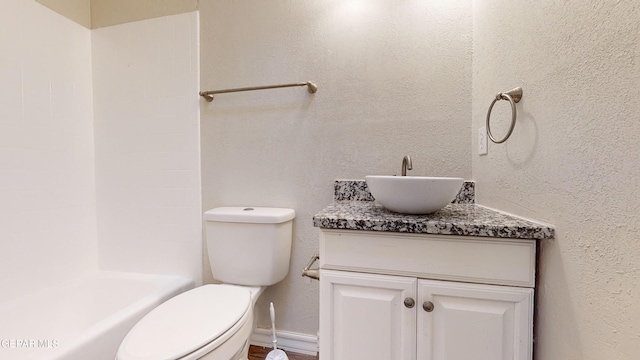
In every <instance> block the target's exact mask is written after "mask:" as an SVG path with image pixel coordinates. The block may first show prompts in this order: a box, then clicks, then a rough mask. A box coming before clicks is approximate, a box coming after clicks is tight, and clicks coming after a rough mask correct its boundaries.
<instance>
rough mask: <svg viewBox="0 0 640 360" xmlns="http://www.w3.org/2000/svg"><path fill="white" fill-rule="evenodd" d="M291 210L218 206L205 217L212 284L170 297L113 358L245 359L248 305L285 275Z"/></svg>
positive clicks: (133, 331) (250, 327)
mask: <svg viewBox="0 0 640 360" xmlns="http://www.w3.org/2000/svg"><path fill="white" fill-rule="evenodd" d="M294 218H295V211H294V210H293V209H284V208H267V207H220V208H215V209H211V210H208V211H206V212H205V213H204V222H205V233H206V241H207V247H208V256H209V262H210V263H211V272H212V274H213V277H214V278H215V279H216V280H218V281H220V282H222V284H209V285H203V286H200V287H197V288H195V289H193V290H189V291H187V292H184V293H182V294H180V295H178V296H175V297H173V298H171V299H169V300H167V301H166V302H164V303H163V304H161V305H160V306H158V307H157V308H155V309H153V310H152V311H151V312H149V313H148V314H147V315H146V316H145V317H143V318H142V319H141V320H140V321H139V322H138V323H137V324H136V325H135V326H134V327H133V328H132V329H131V331H129V333H128V334H127V335H126V336H125V338H124V340H123V341H122V343H121V344H120V347H119V349H118V353H117V355H116V360H195V359H202V360H213V359H216V360H218V359H220V360H237V359H243V360H244V359H247V353H248V350H249V336H250V335H251V332H252V331H253V329H254V327H255V324H254V318H253V308H254V305H255V303H256V301H257V300H258V298H259V297H260V295H261V294H262V291H263V290H264V288H265V287H266V286H269V285H273V284H275V283H277V282H279V281H280V280H282V279H284V277H285V276H286V275H287V273H288V272H289V259H290V257H291V239H292V223H293V219H294Z"/></svg>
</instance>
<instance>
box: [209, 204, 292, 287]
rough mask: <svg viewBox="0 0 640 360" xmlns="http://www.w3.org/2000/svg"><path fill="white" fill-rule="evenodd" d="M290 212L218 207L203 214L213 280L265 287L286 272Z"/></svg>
mask: <svg viewBox="0 0 640 360" xmlns="http://www.w3.org/2000/svg"><path fill="white" fill-rule="evenodd" d="M295 215H296V214H295V211H294V210H293V209H285V208H268V207H219V208H215V209H211V210H207V211H206V212H205V213H204V222H205V233H206V239H207V253H208V255H209V263H210V264H211V272H212V274H213V277H214V278H215V279H216V280H218V281H222V282H225V283H229V284H238V285H252V286H268V285H273V284H275V283H277V282H279V281H280V280H282V279H284V277H285V276H287V273H288V272H289V260H290V258H291V241H292V237H293V219H294V218H295Z"/></svg>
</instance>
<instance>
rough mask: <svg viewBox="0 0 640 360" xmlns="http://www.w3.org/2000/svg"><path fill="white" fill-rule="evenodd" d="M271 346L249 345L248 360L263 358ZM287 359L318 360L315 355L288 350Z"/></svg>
mask: <svg viewBox="0 0 640 360" xmlns="http://www.w3.org/2000/svg"><path fill="white" fill-rule="evenodd" d="M271 350H272V349H271V348H265V347H262V346H254V345H251V346H250V347H249V360H264V359H265V358H266V357H267V354H268V353H269V351H271ZM287 357H288V358H289V360H318V357H317V356H311V355H303V354H296V353H292V352H289V353H287Z"/></svg>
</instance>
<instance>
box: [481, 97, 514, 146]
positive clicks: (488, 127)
mask: <svg viewBox="0 0 640 360" xmlns="http://www.w3.org/2000/svg"><path fill="white" fill-rule="evenodd" d="M520 99H522V88H521V87H517V88H515V89H511V90H509V91H507V92H503V93H498V94H496V98H495V99H493V102H492V103H491V106H489V111H487V135H489V139H491V141H493V142H494V143H496V144H502V143H503V142H505V141H507V139H508V138H509V136H511V133H512V132H513V128H514V127H515V126H516V117H517V116H518V113H517V112H516V103H518V102H520ZM498 100H508V101H509V103H510V104H511V126H510V127H509V131H508V132H507V135H505V137H504V138H503V139H502V140H496V139H495V138H494V137H493V134H491V127H490V126H489V121H490V119H491V110H493V105H495V104H496V102H497V101H498Z"/></svg>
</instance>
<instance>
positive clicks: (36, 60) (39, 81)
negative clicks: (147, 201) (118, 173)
mask: <svg viewBox="0 0 640 360" xmlns="http://www.w3.org/2000/svg"><path fill="white" fill-rule="evenodd" d="M0 47H1V49H2V50H0V302H1V301H3V300H7V299H8V298H14V297H18V296H20V295H23V294H24V293H26V292H30V291H34V290H36V289H38V288H42V287H44V286H50V285H51V284H53V283H55V282H59V281H63V280H67V279H70V278H73V277H78V276H81V275H82V274H83V273H84V272H86V271H87V270H89V269H93V268H96V266H97V254H96V252H97V240H96V230H95V228H96V216H95V193H94V187H95V183H94V166H93V114H92V111H93V109H92V101H91V97H92V95H91V94H92V92H91V91H92V90H91V37H90V32H89V30H87V29H85V28H83V27H82V26H80V25H78V24H76V23H74V22H71V21H69V20H67V19H65V18H63V17H62V16H60V15H58V14H55V13H53V12H52V11H50V10H49V9H47V8H46V7H44V6H42V5H40V4H38V3H37V2H35V1H33V0H0Z"/></svg>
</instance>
